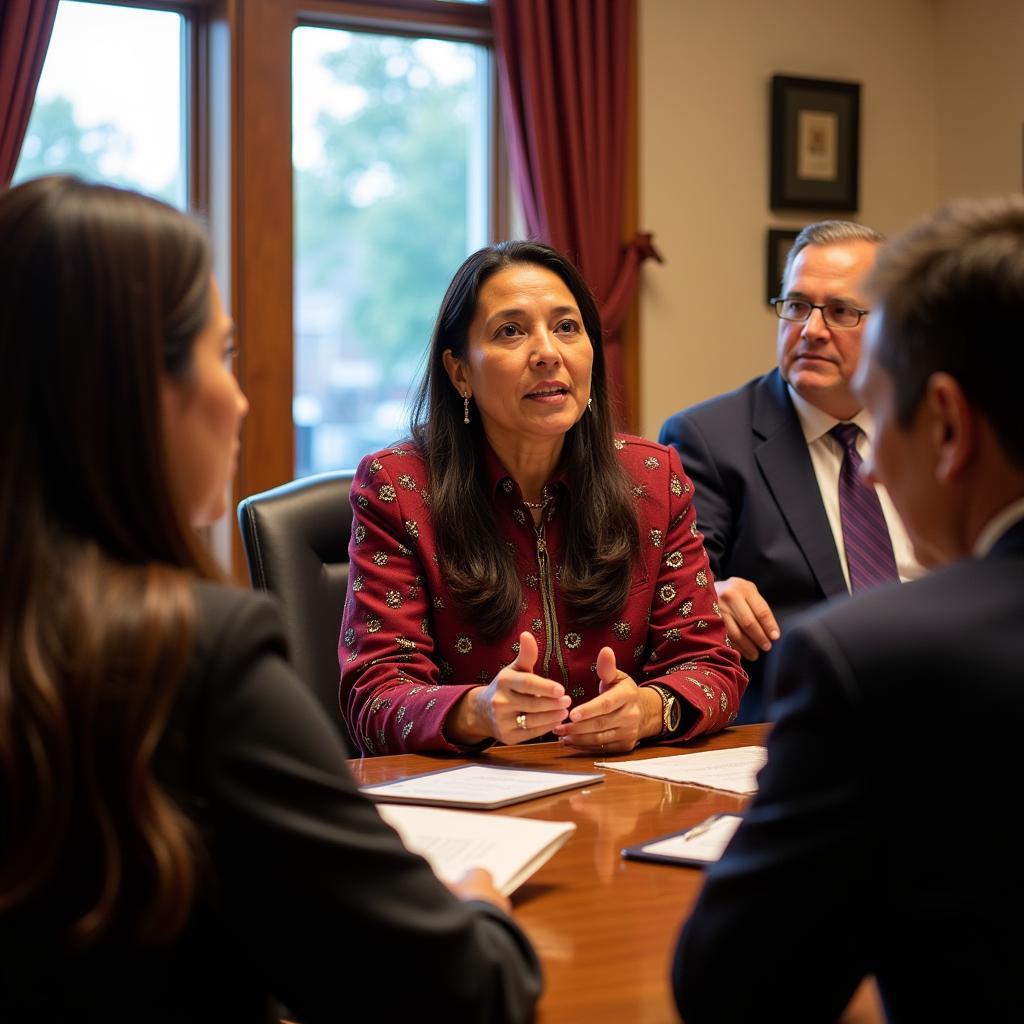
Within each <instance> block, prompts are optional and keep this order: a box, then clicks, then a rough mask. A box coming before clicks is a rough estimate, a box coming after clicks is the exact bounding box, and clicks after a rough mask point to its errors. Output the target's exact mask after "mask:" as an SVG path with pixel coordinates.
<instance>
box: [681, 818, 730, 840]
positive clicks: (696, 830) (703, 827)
mask: <svg viewBox="0 0 1024 1024" xmlns="http://www.w3.org/2000/svg"><path fill="white" fill-rule="evenodd" d="M720 817H721V815H720V814H712V815H711V817H710V818H706V819H705V820H704V821H702V822H701V823H700V824H699V825H694V826H693V828H691V829H689V830H687V832H686V834H685V835H684V836H683V842H684V843H685V842H689V840H691V839H696V838H697V836H702V835H704V833H705V832H707V830H708V829H709V828H711V826H712V825H714V823H715V822H716V821H718V819H719V818H720Z"/></svg>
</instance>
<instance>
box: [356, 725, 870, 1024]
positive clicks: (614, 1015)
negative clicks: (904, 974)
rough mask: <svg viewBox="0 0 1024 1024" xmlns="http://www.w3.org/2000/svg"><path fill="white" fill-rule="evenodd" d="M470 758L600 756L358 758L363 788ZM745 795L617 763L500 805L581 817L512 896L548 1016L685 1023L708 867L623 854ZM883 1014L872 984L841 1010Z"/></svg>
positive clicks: (539, 763) (551, 752) (734, 805)
mask: <svg viewBox="0 0 1024 1024" xmlns="http://www.w3.org/2000/svg"><path fill="white" fill-rule="evenodd" d="M767 729H768V727H767V726H765V725H746V726H738V727H735V728H732V729H727V730H726V731H725V732H723V733H719V734H718V735H716V736H711V737H707V738H704V737H702V738H700V739H698V740H694V741H692V742H691V743H687V744H685V745H684V746H682V747H680V746H672V747H668V746H661V747H658V746H652V747H643V748H641V749H639V750H636V751H634V752H633V753H632V754H630V755H629V759H630V760H633V759H640V758H647V757H657V756H659V755H662V756H663V755H665V754H679V753H684V752H686V751H693V750H718V749H722V748H728V747H742V746H748V745H751V744H760V743H763V742H764V738H765V735H766V733H767ZM470 760H473V761H480V762H483V763H492V764H514V765H522V766H533V767H537V768H550V769H556V770H562V771H581V770H592V768H591V766H592V762H593V761H594V758H593V757H592V756H591V755H584V754H580V753H578V752H573V751H570V750H566V749H564V748H562V747H561V746H560V745H559V744H557V743H538V744H527V745H524V746H518V747H494V748H491V749H490V750H488V751H486V752H485V753H484V754H481V755H477V756H476V757H474V758H459V757H453V758H449V757H437V756H425V755H419V754H400V755H396V756H392V757H367V758H360V759H356V760H353V761H351V762H350V764H351V767H352V771H353V773H354V775H355V776H356V778H357V779H358V780H359V782H360V784H369V783H375V782H387V781H390V780H392V779H396V778H399V777H401V776H403V775H411V774H415V773H417V772H423V771H433V770H436V769H437V768H439V767H446V766H449V765H455V764H464V763H466V762H467V761H470ZM607 760H615V758H614V757H609V758H607ZM745 803H746V798H745V797H740V796H735V795H733V794H729V793H720V792H714V791H712V790H706V789H699V788H697V787H694V786H683V785H678V784H674V783H669V782H659V781H657V780H654V779H645V778H641V777H639V776H632V775H625V774H623V773H620V772H614V771H609V772H606V774H605V781H604V782H602V783H599V784H597V785H594V786H590V787H588V788H587V789H582V790H581V789H576V790H571V791H569V792H566V793H557V794H554V795H552V796H548V797H540V798H538V799H536V800H530V801H526V802H524V803H521V804H515V805H514V806H512V807H505V808H502V809H501V810H500V811H498V812H494V813H500V814H514V815H521V816H523V817H529V818H546V819H549V820H552V821H573V822H575V823H576V833H575V834H574V835H573V836H572V837H571V838H570V839H569V841H568V842H567V843H566V844H565V846H563V847H562V849H561V850H559V851H558V852H557V853H556V854H555V856H554V857H553V858H552V859H551V860H549V861H548V862H547V864H545V865H544V866H543V867H541V868H540V870H539V871H538V872H537V873H536V874H535V875H533V876H532V877H531V878H530V879H529V880H528V881H527V882H526V883H525V884H524V885H523V886H521V887H520V888H519V889H518V890H517V891H516V892H515V894H514V895H513V897H512V903H513V908H514V912H515V916H516V919H517V920H518V921H519V923H520V924H521V925H522V927H523V929H524V930H525V931H526V933H527V934H528V935H529V936H530V939H531V940H532V941H533V944H534V946H535V947H536V949H537V952H538V953H539V955H540V958H541V960H542V962H543V964H544V974H545V992H544V996H543V997H542V999H541V1002H540V1007H539V1010H538V1014H537V1020H538V1021H539V1022H540V1024H553V1022H555V1021H558V1022H575V1021H580V1022H583V1021H585V1022H587V1024H603V1022H605V1021H607V1022H609V1024H610V1022H615V1024H621V1022H622V1021H630V1022H633V1024H662V1022H668V1021H678V1019H679V1018H678V1014H677V1013H676V1010H675V1006H674V1004H673V1002H672V995H671V992H670V990H669V983H668V974H669V963H670V958H671V955H672V950H673V949H674V948H675V941H676V936H677V934H678V931H679V926H680V923H681V922H682V920H683V918H684V917H685V916H686V915H688V914H689V912H690V909H691V907H692V906H693V903H694V901H695V899H696V897H697V893H698V891H699V889H700V884H701V878H702V874H701V872H700V871H699V870H698V869H696V868H689V867H676V866H674V865H667V864H652V863H645V862H640V861H631V860H626V859H624V858H623V857H622V856H621V853H620V851H621V850H622V848H623V847H624V846H631V845H633V844H635V843H639V842H643V841H644V840H647V839H652V838H654V837H655V836H658V835H661V834H663V833H666V832H674V831H677V830H679V829H684V828H688V827H689V826H690V825H694V824H696V823H697V822H698V821H701V820H702V819H703V818H706V817H707V816H708V815H709V814H715V813H718V812H723V811H738V810H740V809H742V808H743V806H744V804H745ZM881 1019H882V1016H881V1013H880V1011H879V1009H878V1007H877V1004H876V1001H875V998H874V992H873V987H871V986H864V987H862V989H861V991H860V992H859V993H858V995H857V997H856V998H855V999H854V1001H853V1002H852V1003H851V1005H850V1007H849V1009H848V1010H847V1013H846V1015H845V1016H844V1018H843V1020H844V1021H845V1022H846V1024H854V1022H856V1024H868V1022H874V1021H880V1020H881Z"/></svg>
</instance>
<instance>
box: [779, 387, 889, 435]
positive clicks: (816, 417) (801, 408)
mask: <svg viewBox="0 0 1024 1024" xmlns="http://www.w3.org/2000/svg"><path fill="white" fill-rule="evenodd" d="M786 388H787V390H788V391H789V397H790V398H791V399H792V400H793V408H794V409H795V410H796V416H797V419H798V420H799V421H800V429H801V430H802V431H803V433H804V440H805V441H806V442H807V443H808V444H809V445H811V444H814V442H815V441H817V440H819V439H820V438H822V437H824V436H825V435H826V434H827V433H828V432H829V431H830V430H831V429H832V428H833V427H834V426H835V425H836V424H837V423H856V424H857V426H858V427H860V429H861V430H863V431H864V433H865V435H866V436H867V439H868V441H869V442H870V441H871V440H872V439H873V438H874V435H875V421H874V420H873V419H872V418H871V413H869V412H868V411H867V409H861V410H860V412H858V413H857V415H856V416H852V417H851V418H850V419H849V420H837V419H836V418H835V417H834V416H830V415H829V414H828V413H827V412H823V411H822V410H821V409H819V408H818V407H817V406H816V405H812V404H811V403H810V402H808V401H807V399H806V398H804V397H803V396H802V395H798V394H797V393H796V391H795V390H794V389H793V387H792V386H791V385H790V384H787V385H786Z"/></svg>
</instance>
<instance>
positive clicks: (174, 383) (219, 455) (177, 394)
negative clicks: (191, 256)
mask: <svg viewBox="0 0 1024 1024" xmlns="http://www.w3.org/2000/svg"><path fill="white" fill-rule="evenodd" d="M233 335H234V324H233V323H232V322H231V318H230V317H229V316H228V315H227V313H226V312H225V311H224V304H223V302H222V301H221V297H220V290H219V289H218V287H217V282H216V281H211V284H210V318H209V320H208V321H207V322H206V326H205V327H203V329H202V330H201V331H200V332H199V334H198V335H197V336H196V340H195V342H194V344H193V346H192V366H191V370H190V372H189V373H188V374H187V375H186V376H185V377H183V378H181V379H180V380H171V379H167V380H165V382H164V387H163V406H164V410H163V411H164V433H165V437H166V447H167V459H168V464H169V466H170V471H171V474H172V479H173V481H174V484H175V486H176V488H177V489H178V492H179V494H180V495H181V497H182V500H183V502H184V507H185V510H186V512H187V513H188V516H189V519H190V521H191V522H192V525H193V526H208V525H209V524H210V523H213V522H215V521H216V520H217V519H219V518H220V517H221V516H222V515H223V514H224V512H225V510H226V506H227V486H228V482H229V481H230V480H231V478H232V477H233V476H234V473H235V466H236V462H237V459H238V433H239V430H240V429H241V426H242V420H243V419H244V418H245V414H246V413H247V412H248V411H249V403H248V401H246V398H245V395H243V394H242V391H241V389H240V388H239V386H238V382H237V381H236V380H235V375H234V373H233V372H232V369H231V359H232V356H233V355H234V351H235V348H234V343H233Z"/></svg>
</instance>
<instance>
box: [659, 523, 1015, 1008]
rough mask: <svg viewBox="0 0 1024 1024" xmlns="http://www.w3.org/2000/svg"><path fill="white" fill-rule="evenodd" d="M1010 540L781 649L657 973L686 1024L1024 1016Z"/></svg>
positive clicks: (861, 600) (1011, 536)
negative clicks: (769, 719)
mask: <svg viewBox="0 0 1024 1024" xmlns="http://www.w3.org/2000/svg"><path fill="white" fill-rule="evenodd" d="M1022 609H1024V523H1018V524H1017V526H1016V527H1014V528H1013V529H1011V530H1010V531H1009V532H1008V533H1007V534H1006V535H1004V537H1003V538H1002V539H1001V540H1000V541H999V543H998V544H997V545H996V547H995V548H994V549H993V551H992V552H990V553H989V555H988V556H987V557H985V558H983V559H980V560H974V559H969V560H966V561H963V562H960V563H958V564H956V565H954V566H951V567H949V568H947V569H943V570H939V571H938V572H935V573H933V574H932V575H930V576H926V577H923V578H921V579H920V580H916V581H913V582H911V583H905V584H903V585H902V586H896V585H892V586H889V587H886V588H884V589H880V590H878V591H877V592H874V593H870V594H866V595H863V596H859V597H857V598H856V599H852V600H850V601H848V602H843V603H842V604H841V605H838V606H833V607H829V608H827V609H822V610H821V611H820V612H814V613H811V615H810V616H809V617H808V618H807V619H805V620H804V621H803V622H801V623H800V624H799V625H798V626H797V627H796V628H794V629H793V630H792V631H791V632H790V633H789V635H788V636H787V637H786V638H785V639H784V640H783V641H782V644H781V649H780V651H779V656H778V657H777V659H776V664H775V670H774V673H773V675H774V685H773V688H774V689H775V690H776V694H777V698H776V704H775V705H773V708H772V710H773V713H776V714H777V716H778V720H777V724H776V726H775V727H774V729H773V731H772V732H771V735H770V737H769V740H768V764H767V766H766V767H765V768H764V770H763V771H762V773H761V776H760V780H759V783H760V791H759V792H758V794H757V796H756V798H755V799H754V801H753V803H752V805H751V808H750V810H749V811H748V813H747V815H746V819H745V821H744V823H743V825H742V826H741V827H740V830H739V831H738V833H737V834H736V836H735V837H734V839H733V842H732V843H731V844H730V846H729V848H728V849H727V851H726V853H725V855H724V856H723V858H722V859H721V860H720V861H719V862H718V863H717V864H715V865H714V866H713V867H712V868H711V869H710V870H709V871H708V875H707V879H706V882H705V885H704V889H703V891H702V893H701V895H700V897H699V899H698V901H697V905H696V908H695V909H694V911H693V914H692V916H691V918H690V920H689V923H688V924H687V926H686V928H685V930H684V933H683V936H682V939H681V942H680V945H679V948H678V950H677V955H676V960H675V964H674V968H673V981H674V985H675V992H676V998H677V1002H678V1005H679V1008H680V1010H681V1012H682V1014H683V1016H684V1018H685V1019H686V1021H687V1024H700V1022H701V1021H716V1022H717V1021H731V1020H736V1021H740V1020H754V1019H761V1020H786V1021H816V1022H817V1021H825V1020H832V1019H835V1017H836V1016H837V1015H838V1014H839V1013H840V1012H841V1011H842V1009H843V1007H844V1006H845V1005H846V1003H847V1001H848V1000H849V998H850V996H851V994H852V993H853V991H854V990H855V988H856V986H857V985H858V983H859V982H860V980H861V979H862V978H863V977H864V976H865V975H866V974H874V975H875V976H876V978H877V980H878V984H879V988H880V990H881V994H882V997H883V1000H884V1003H885V1006H886V1009H887V1013H888V1015H889V1019H890V1021H926V1020H927V1021H945V1020H949V1021H953V1020H956V1021H968V1020H971V1021H975V1020H976V1021H996V1020H1009V1019H1012V1018H1013V1017H1016V1016H1017V1014H1019V1013H1020V964H1021V962H1022V960H1024V938H1022V936H1024V931H1022V929H1021V920H1022V918H1021V913H1022V911H1024V882H1022V880H1021V871H1020V848H1019V845H1018V843H1017V842H1016V841H1015V840H1013V839H1012V838H1011V837H1012V836H1015V835H1019V834H1020V831H1021V829H1022V827H1024V803H1022V801H1021V799H1020V794H1021V792H1022V791H1024V759H1022V758H1021V756H1020V747H1019V742H1020V735H1021V733H1022V731H1024V631H1022V630H1021V616H1022Z"/></svg>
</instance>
